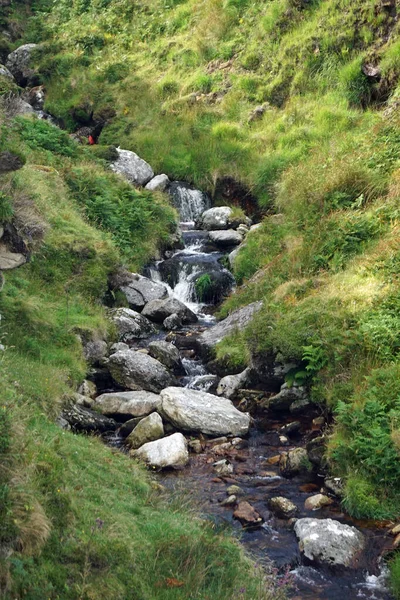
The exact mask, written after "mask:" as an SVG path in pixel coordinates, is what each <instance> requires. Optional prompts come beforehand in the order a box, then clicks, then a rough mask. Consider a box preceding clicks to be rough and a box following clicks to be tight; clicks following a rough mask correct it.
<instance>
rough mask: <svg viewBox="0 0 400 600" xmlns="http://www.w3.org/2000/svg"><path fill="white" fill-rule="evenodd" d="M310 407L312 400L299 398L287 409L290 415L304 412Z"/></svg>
mask: <svg viewBox="0 0 400 600" xmlns="http://www.w3.org/2000/svg"><path fill="white" fill-rule="evenodd" d="M310 408H312V402H311V401H310V399H309V398H299V399H298V400H295V401H294V402H293V403H292V404H291V405H290V406H289V411H290V412H291V413H292V415H300V414H304V413H306V412H307V411H308V410H309V409H310Z"/></svg>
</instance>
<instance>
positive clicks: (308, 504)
mask: <svg viewBox="0 0 400 600" xmlns="http://www.w3.org/2000/svg"><path fill="white" fill-rule="evenodd" d="M332 503H333V500H332V498H328V496H324V494H316V495H315V496H310V498H307V500H306V501H305V503H304V508H305V509H306V510H319V509H320V508H323V507H324V506H329V504H332Z"/></svg>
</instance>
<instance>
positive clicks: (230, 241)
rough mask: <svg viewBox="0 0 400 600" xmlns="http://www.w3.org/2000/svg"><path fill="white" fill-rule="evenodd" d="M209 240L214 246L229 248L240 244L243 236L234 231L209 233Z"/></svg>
mask: <svg viewBox="0 0 400 600" xmlns="http://www.w3.org/2000/svg"><path fill="white" fill-rule="evenodd" d="M210 240H211V241H212V243H213V244H215V245H216V246H219V247H221V248H229V246H237V245H238V244H240V243H241V242H242V241H243V235H242V234H241V233H239V232H238V231H235V230H234V229H226V230H223V231H211V232H210Z"/></svg>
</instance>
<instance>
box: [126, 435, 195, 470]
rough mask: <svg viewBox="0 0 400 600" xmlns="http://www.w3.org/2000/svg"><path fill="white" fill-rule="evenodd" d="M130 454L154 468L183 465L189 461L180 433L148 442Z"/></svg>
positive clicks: (183, 439) (185, 443)
mask: <svg viewBox="0 0 400 600" xmlns="http://www.w3.org/2000/svg"><path fill="white" fill-rule="evenodd" d="M131 455H132V456H134V457H135V458H138V459H140V460H143V461H144V462H145V463H146V464H147V465H148V466H149V467H153V468H155V469H164V468H167V467H175V468H177V467H184V466H185V465H186V464H187V463H188V462H189V452H188V449H187V442H186V439H185V438H184V436H183V435H182V434H181V433H174V434H172V435H170V436H168V437H165V438H162V439H161V440H156V441H154V442H148V443H147V444H144V445H143V446H142V447H141V448H139V450H135V451H134V452H133V453H132V454H131Z"/></svg>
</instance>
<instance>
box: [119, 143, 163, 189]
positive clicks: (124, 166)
mask: <svg viewBox="0 0 400 600" xmlns="http://www.w3.org/2000/svg"><path fill="white" fill-rule="evenodd" d="M117 152H118V160H117V161H115V162H114V163H112V165H111V169H112V170H113V171H114V173H119V174H120V175H122V176H123V177H124V178H125V179H127V180H128V181H129V183H132V184H133V185H140V186H143V185H146V183H148V182H149V181H150V179H153V177H154V171H153V169H152V168H151V166H150V165H149V164H148V163H147V162H146V161H145V160H143V159H142V158H140V156H138V155H137V154H135V152H131V151H130V150H121V149H120V148H117Z"/></svg>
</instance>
